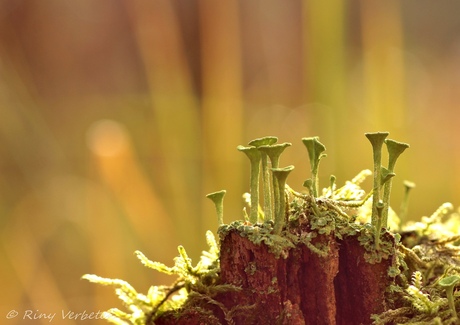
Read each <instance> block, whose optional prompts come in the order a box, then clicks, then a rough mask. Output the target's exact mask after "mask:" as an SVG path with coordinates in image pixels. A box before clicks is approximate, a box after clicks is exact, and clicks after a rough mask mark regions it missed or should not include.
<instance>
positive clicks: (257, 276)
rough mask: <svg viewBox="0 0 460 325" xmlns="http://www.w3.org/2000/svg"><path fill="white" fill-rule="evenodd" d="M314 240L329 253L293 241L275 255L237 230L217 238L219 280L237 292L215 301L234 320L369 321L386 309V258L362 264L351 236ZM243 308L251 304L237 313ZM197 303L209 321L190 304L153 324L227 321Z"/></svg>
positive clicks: (360, 249) (212, 307)
mask: <svg viewBox="0 0 460 325" xmlns="http://www.w3.org/2000/svg"><path fill="white" fill-rule="evenodd" d="M390 237H391V236H390ZM389 239H390V240H392V238H389ZM313 243H315V244H318V243H322V244H325V245H327V246H328V247H329V253H328V255H327V256H326V257H321V256H319V255H317V254H315V253H313V252H312V251H311V250H310V249H309V248H308V247H307V246H305V245H304V244H298V245H297V246H296V247H295V248H291V249H290V250H288V251H287V254H286V256H285V257H286V258H283V257H279V258H276V257H275V255H274V254H272V253H271V252H270V251H269V248H268V247H267V246H266V245H265V244H260V245H256V244H254V243H252V242H251V241H250V240H249V239H248V238H246V237H243V236H241V234H240V233H238V232H237V230H231V231H229V232H228V234H227V235H226V236H225V237H224V238H223V239H222V242H221V256H220V263H221V274H220V279H221V282H222V283H225V284H233V285H235V286H239V287H241V288H242V291H239V292H225V293H222V294H219V295H218V296H216V297H214V299H215V300H216V301H218V302H220V303H222V304H223V305H224V306H225V309H226V310H227V311H230V310H232V309H233V310H234V312H233V313H232V317H231V319H232V321H233V322H234V323H235V324H244V325H247V324H286V325H287V324H289V325H291V324H319V325H321V324H324V325H326V324H327V325H334V324H337V325H350V324H371V323H372V321H371V319H370V316H371V314H374V313H380V312H382V311H383V310H384V307H385V306H384V301H385V289H386V287H387V286H388V285H389V284H390V283H391V281H392V279H391V278H390V277H388V275H387V271H388V268H389V266H390V264H391V257H390V258H389V259H387V260H383V261H382V262H381V263H376V264H369V263H367V262H366V261H365V260H364V253H365V249H364V248H363V247H362V246H361V245H360V244H359V241H358V240H357V237H356V236H351V237H346V238H344V240H342V241H338V240H337V239H336V238H335V237H334V235H332V234H331V235H319V236H318V237H316V238H315V239H314V242H313ZM244 306H252V308H251V309H240V312H238V308H241V307H244ZM199 307H200V308H203V309H204V310H206V309H207V310H208V311H211V312H212V317H211V318H212V319H211V318H210V319H209V320H208V322H206V321H204V320H206V317H205V316H204V315H203V314H200V312H197V310H198V309H197V310H194V309H193V308H192V309H191V310H190V309H189V310H187V309H184V312H183V314H182V315H181V314H179V316H178V318H176V317H174V318H172V316H171V315H169V316H167V317H163V318H162V319H159V320H157V321H156V322H155V324H217V323H218V322H220V323H221V324H227V323H228V322H227V320H225V317H224V314H223V311H222V308H220V307H217V306H216V305H215V304H208V305H206V304H200V306H199ZM208 317H209V316H208ZM217 320H218V322H217V323H216V321H217Z"/></svg>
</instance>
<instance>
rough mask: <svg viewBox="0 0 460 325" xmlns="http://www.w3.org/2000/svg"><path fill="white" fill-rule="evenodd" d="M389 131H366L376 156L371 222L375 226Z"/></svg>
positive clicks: (374, 156)
mask: <svg viewBox="0 0 460 325" xmlns="http://www.w3.org/2000/svg"><path fill="white" fill-rule="evenodd" d="M388 134H389V133H388V132H374V133H365V136H366V137H367V138H368V139H369V141H370V143H371V145H372V151H373V158H374V182H373V195H372V217H371V223H372V225H373V226H374V227H376V226H377V220H378V212H377V204H378V203H379V201H380V184H381V166H382V146H383V142H384V141H385V138H386V137H387V136H388Z"/></svg>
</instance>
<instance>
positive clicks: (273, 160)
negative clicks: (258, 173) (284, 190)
mask: <svg viewBox="0 0 460 325" xmlns="http://www.w3.org/2000/svg"><path fill="white" fill-rule="evenodd" d="M291 145H292V144H291V143H289V142H285V143H280V144H272V145H263V146H260V147H259V148H258V149H259V151H260V152H262V153H265V154H266V155H267V156H268V158H269V159H270V164H271V168H278V166H279V161H280V156H281V154H282V153H283V151H284V150H285V149H286V148H287V147H289V146H291ZM268 172H269V173H270V170H269V171H268ZM272 183H273V184H272V185H273V186H272V188H273V192H272V191H270V192H269V195H270V199H271V198H272V195H273V200H272V201H271V202H270V210H268V213H267V212H266V214H265V220H273V219H274V216H275V215H276V207H275V206H274V205H275V203H274V202H276V201H279V192H278V181H277V180H276V178H275V177H272ZM264 191H265V189H264ZM264 195H266V193H265V192H264ZM264 199H265V198H264ZM264 206H265V205H264Z"/></svg>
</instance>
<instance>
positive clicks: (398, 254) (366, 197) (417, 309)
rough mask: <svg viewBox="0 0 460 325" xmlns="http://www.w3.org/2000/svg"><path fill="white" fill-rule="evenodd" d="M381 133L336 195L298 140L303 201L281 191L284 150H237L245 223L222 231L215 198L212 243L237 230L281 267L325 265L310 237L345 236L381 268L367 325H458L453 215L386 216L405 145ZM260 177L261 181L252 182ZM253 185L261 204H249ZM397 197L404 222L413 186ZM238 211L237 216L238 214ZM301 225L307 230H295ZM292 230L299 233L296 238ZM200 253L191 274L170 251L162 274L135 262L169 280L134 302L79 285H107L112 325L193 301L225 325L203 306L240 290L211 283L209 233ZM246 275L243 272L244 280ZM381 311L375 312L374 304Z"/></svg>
mask: <svg viewBox="0 0 460 325" xmlns="http://www.w3.org/2000/svg"><path fill="white" fill-rule="evenodd" d="M387 136H388V133H387V132H376V133H367V134H366V137H367V138H368V139H369V141H370V142H371V145H372V149H373V157H374V166H373V172H371V171H370V170H363V171H361V172H360V173H358V175H357V176H356V177H355V178H353V179H352V180H350V181H346V182H345V184H343V185H342V186H341V187H338V186H337V179H336V177H335V176H331V177H330V182H329V184H328V186H327V187H325V188H323V189H322V190H321V187H320V184H319V177H318V175H319V173H318V168H319V162H320V160H321V159H322V158H324V157H326V155H325V154H324V151H325V150H326V147H325V146H324V145H323V144H322V143H321V142H320V141H319V138H318V137H312V138H303V139H302V142H303V144H304V145H305V147H306V148H307V150H308V155H309V158H310V167H311V168H310V172H311V178H310V179H308V180H306V181H305V182H304V187H305V188H306V190H307V191H300V192H298V191H295V190H294V189H292V188H291V187H289V186H288V185H287V183H286V180H287V177H288V175H289V173H290V172H291V171H292V170H293V168H294V166H288V167H280V166H279V160H280V155H281V153H282V152H283V151H284V150H285V149H286V148H287V147H288V146H290V145H291V144H290V143H283V144H276V142H277V138H276V137H265V138H260V139H256V140H253V141H251V142H249V144H248V146H246V147H245V146H238V150H239V151H241V152H243V153H245V154H246V155H247V157H248V158H249V163H250V166H251V175H250V193H246V194H245V195H244V198H245V201H246V203H247V205H248V209H249V215H248V214H246V212H245V213H244V220H240V221H235V222H233V223H231V224H228V225H227V224H224V221H223V220H224V214H223V198H224V195H225V191H218V192H214V193H211V194H209V195H208V198H210V199H211V200H212V201H213V202H214V203H215V206H216V211H217V217H218V222H219V229H218V233H219V235H220V236H221V237H222V238H225V236H226V234H227V233H228V232H229V231H232V230H235V229H236V230H237V231H238V233H239V234H240V235H241V236H243V237H247V238H248V239H249V240H250V241H252V242H253V243H255V244H261V243H263V244H265V245H266V246H268V248H269V250H270V252H271V253H273V254H274V255H275V257H276V258H284V257H286V256H287V254H288V252H289V250H290V249H292V248H294V247H296V245H302V244H303V245H306V246H307V247H308V248H309V249H310V250H311V251H312V252H314V253H316V254H318V255H319V256H327V255H328V252H329V247H328V246H327V245H326V244H324V243H320V244H318V243H316V244H315V240H314V239H315V238H316V237H318V236H324V235H325V236H333V237H334V238H336V239H337V240H339V241H340V240H346V239H347V237H350V236H354V237H356V238H357V240H358V241H359V244H360V245H361V246H363V247H364V248H365V254H364V256H363V258H364V260H365V261H367V262H368V263H371V264H374V263H380V262H381V261H382V260H388V259H390V261H391V266H390V267H389V269H388V276H389V277H391V278H392V279H393V283H392V284H391V285H390V286H389V287H388V288H387V294H388V295H387V298H386V300H387V301H386V302H385V305H386V306H388V308H387V310H386V311H384V312H383V313H381V314H380V315H372V320H373V322H374V324H458V323H459V320H458V318H457V312H456V308H457V305H458V304H460V298H459V296H460V294H457V293H456V291H455V287H456V285H457V284H458V283H459V282H460V247H459V244H460V234H459V233H458V232H459V229H460V228H459V227H460V214H459V213H458V212H455V211H454V209H453V206H452V204H450V203H445V204H443V205H441V207H440V208H439V209H438V210H437V211H435V213H433V214H432V215H431V216H430V217H422V218H421V221H419V222H406V223H405V224H403V225H401V220H400V218H399V217H398V215H397V213H396V212H395V211H394V210H393V209H391V207H390V204H389V202H390V201H389V200H390V191H391V187H392V183H391V180H392V178H393V177H394V176H395V172H394V170H395V164H396V160H397V159H398V157H399V156H400V154H401V153H402V152H403V151H404V150H405V149H407V148H408V147H409V145H407V144H405V143H401V142H397V141H394V140H391V139H386V137H387ZM384 144H385V145H386V147H387V150H388V165H387V166H386V167H384V166H382V152H381V151H382V147H383V145H384ZM261 171H262V173H261ZM371 175H373V187H372V189H371V190H370V191H368V192H367V193H366V191H365V190H364V189H363V188H362V187H361V186H362V183H363V181H364V180H365V179H366V177H368V176H371ZM260 179H261V180H262V192H263V195H262V197H263V204H261V203H260V201H259V192H260V189H259V187H260V184H259V180H260ZM404 184H405V193H406V195H405V197H404V200H403V203H402V205H401V213H400V216H401V217H402V218H403V219H404V220H405V218H406V216H407V211H408V199H409V197H408V195H409V190H410V189H411V188H413V187H414V186H415V185H414V184H413V183H411V182H408V181H405V182H404ZM244 211H246V210H244ZM305 225H307V227H306V228H305ZM300 227H304V228H302V231H296V229H298V228H300ZM206 236H207V241H208V245H209V250H208V251H205V252H203V255H202V257H201V260H200V261H199V262H198V264H197V265H196V266H192V263H191V260H190V259H189V257H188V256H187V254H186V252H185V249H184V248H183V247H182V246H180V247H179V256H178V257H176V258H175V265H174V266H173V267H168V266H166V265H164V264H162V263H158V262H152V261H150V260H149V259H148V258H147V257H145V256H144V255H143V254H142V253H140V252H136V255H137V257H138V258H139V259H140V260H141V262H142V263H143V264H144V265H145V266H147V267H149V268H152V269H154V270H157V271H160V272H163V273H166V274H171V275H177V277H178V278H177V280H176V281H175V282H174V283H173V284H172V285H171V286H152V287H151V288H150V290H149V292H148V293H147V294H146V295H144V294H140V293H137V292H136V290H135V289H134V288H133V287H132V286H130V285H129V284H128V283H127V282H125V281H122V280H118V279H106V278H101V277H98V276H96V275H85V276H84V278H85V279H87V280H89V281H91V282H95V283H100V284H103V285H112V286H114V287H115V288H116V293H117V295H118V296H119V298H120V299H121V300H122V302H123V303H124V304H125V305H126V307H127V309H128V311H126V312H125V311H121V310H119V309H110V310H109V311H108V312H107V316H109V317H108V318H107V319H108V320H109V321H111V322H113V323H115V324H145V323H146V322H150V321H151V320H155V319H156V318H157V317H158V316H160V315H161V314H162V313H165V312H167V311H174V310H180V308H181V307H182V308H184V304H185V303H186V302H187V301H189V300H190V299H191V298H196V297H201V298H200V299H205V300H206V301H207V302H208V303H212V304H214V305H216V306H219V307H220V308H221V310H222V311H223V312H224V314H225V317H228V318H229V322H230V323H232V320H231V316H229V315H230V314H231V312H230V313H229V312H228V311H226V309H225V308H224V307H223V306H220V305H219V302H217V301H215V300H213V297H214V296H215V294H217V293H221V292H225V291H229V290H239V289H240V288H238V287H235V286H231V285H225V284H221V283H219V281H218V280H219V271H220V269H219V247H218V245H217V243H216V241H215V239H214V236H213V235H212V233H211V232H208V233H207V235H206ZM250 267H251V266H250V265H248V268H247V270H246V271H247V272H251V269H250ZM382 303H384V302H382Z"/></svg>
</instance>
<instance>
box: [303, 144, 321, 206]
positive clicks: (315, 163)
mask: <svg viewBox="0 0 460 325" xmlns="http://www.w3.org/2000/svg"><path fill="white" fill-rule="evenodd" d="M302 142H303V144H304V145H305V147H306V148H307V150H308V157H309V158H310V171H311V179H312V191H313V193H312V195H313V197H315V198H316V197H318V188H319V180H318V169H319V163H320V160H321V159H322V158H324V157H326V156H327V155H326V154H324V153H323V152H324V151H325V150H326V147H325V146H324V145H323V144H322V143H321V142H319V138H318V137H310V138H302Z"/></svg>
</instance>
